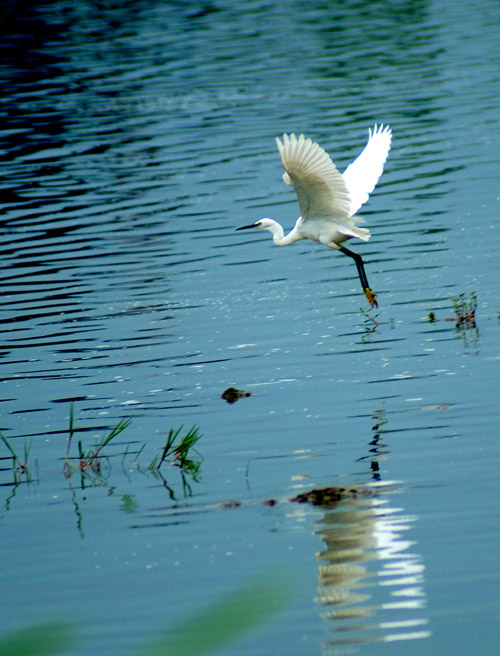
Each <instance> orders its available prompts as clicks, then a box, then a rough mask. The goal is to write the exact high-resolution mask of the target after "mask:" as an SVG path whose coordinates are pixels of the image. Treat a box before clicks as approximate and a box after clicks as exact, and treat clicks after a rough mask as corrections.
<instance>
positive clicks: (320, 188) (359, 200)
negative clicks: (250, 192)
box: [237, 125, 392, 306]
mask: <svg viewBox="0 0 500 656" xmlns="http://www.w3.org/2000/svg"><path fill="white" fill-rule="evenodd" d="M368 134H369V136H368V142H367V144H366V146H365V147H364V149H363V150H362V151H361V154H360V155H359V156H358V157H357V158H356V159H355V160H354V162H352V164H350V165H349V166H348V167H347V168H346V170H345V171H344V173H340V171H339V170H338V169H337V167H336V166H335V164H334V163H333V162H332V160H331V159H330V156H329V155H328V154H327V153H326V152H325V151H324V150H323V148H321V146H320V145H319V144H317V143H315V142H313V141H312V140H311V139H306V137H304V135H303V134H301V135H300V136H299V137H296V136H295V134H290V135H288V134H284V135H283V140H282V141H281V140H280V139H278V138H277V139H276V144H277V145H278V150H279V154H280V157H281V161H282V163H283V168H284V169H285V172H284V174H283V180H284V181H285V182H286V184H287V185H291V186H292V187H293V188H294V189H295V193H296V194H297V198H298V201H299V206H300V214H301V215H300V216H299V218H298V219H297V222H296V224H295V227H294V228H293V230H291V232H289V233H288V235H285V233H284V230H283V227H282V226H281V225H280V224H279V223H278V222H277V221H274V220H273V219H269V218H264V219H260V221H257V222H256V223H252V224H251V225H246V226H242V227H241V228H237V230H247V229H248V228H260V229H261V230H268V231H269V232H271V233H272V235H273V241H274V243H275V244H276V246H288V245H289V244H293V243H294V242H296V241H300V240H301V239H312V241H317V242H320V243H322V244H324V245H325V246H328V247H329V248H335V249H337V250H339V251H340V252H341V253H344V255H348V256H349V257H352V259H353V260H354V262H355V263H356V267H357V269H358V275H359V280H360V282H361V287H362V288H363V291H364V293H365V296H366V298H367V299H368V302H369V303H370V305H371V306H377V298H376V296H375V293H374V292H373V291H372V290H371V288H370V286H369V284H368V279H367V277H366V273H365V267H364V264H363V260H362V258H361V255H359V254H358V253H355V252H354V251H351V250H349V249H348V248H346V247H345V246H342V244H343V242H345V241H347V240H348V239H352V238H357V239H362V240H363V241H368V239H370V236H371V233H370V231H369V230H367V229H366V228H359V227H358V226H357V225H356V223H359V222H362V219H359V218H357V217H356V213H357V212H358V210H359V209H360V207H361V206H362V205H364V204H365V203H366V201H367V200H368V198H369V195H370V193H371V192H372V191H373V190H374V189H375V185H376V184H377V182H378V180H379V178H380V176H381V175H382V171H383V169H384V164H385V162H386V160H387V156H388V155H389V150H390V148H391V139H392V132H391V129H390V127H389V126H384V125H375V126H374V127H373V129H371V128H370V129H369V130H368Z"/></svg>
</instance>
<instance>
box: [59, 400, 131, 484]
mask: <svg viewBox="0 0 500 656" xmlns="http://www.w3.org/2000/svg"><path fill="white" fill-rule="evenodd" d="M131 421H132V419H130V418H127V419H120V421H119V422H118V423H117V424H116V426H115V427H114V428H112V429H111V431H110V432H109V433H108V434H107V435H105V436H104V437H103V438H102V439H101V441H100V442H99V444H96V445H94V446H93V447H92V448H91V449H89V450H88V451H85V450H84V448H83V444H82V441H81V440H78V457H77V458H76V459H73V462H72V459H71V458H70V450H71V443H72V440H73V436H74V434H75V432H76V431H77V429H76V428H75V419H74V409H73V405H71V408H70V413H69V430H68V443H67V447H66V458H65V460H64V465H63V472H64V475H65V476H66V477H67V478H70V477H71V476H72V474H73V470H75V469H76V470H78V471H80V472H81V473H82V474H83V475H86V476H94V477H102V475H103V458H104V455H103V450H104V448H105V447H106V446H107V445H108V444H109V443H110V442H111V440H113V439H114V438H115V437H116V436H117V435H119V434H120V433H121V432H122V431H124V430H125V429H126V428H127V426H129V425H130V423H131Z"/></svg>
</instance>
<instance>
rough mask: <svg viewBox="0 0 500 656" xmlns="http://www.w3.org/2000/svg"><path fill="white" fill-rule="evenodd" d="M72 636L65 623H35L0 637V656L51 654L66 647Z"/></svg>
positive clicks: (40, 655)
mask: <svg viewBox="0 0 500 656" xmlns="http://www.w3.org/2000/svg"><path fill="white" fill-rule="evenodd" d="M73 638H74V632H73V631H72V630H71V629H70V628H69V627H68V626H67V625H66V624H62V623H60V622H47V623H44V624H36V625H34V626H30V627H25V628H23V629H21V630H20V631H16V632H15V633H11V634H10V635H7V636H6V637H4V638H2V639H0V656H45V655H47V656H49V655H50V656H51V655H52V654H57V653H59V652H61V651H62V650H63V649H66V648H67V647H68V645H69V644H71V643H72V642H73Z"/></svg>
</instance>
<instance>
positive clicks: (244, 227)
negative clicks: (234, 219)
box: [236, 223, 257, 230]
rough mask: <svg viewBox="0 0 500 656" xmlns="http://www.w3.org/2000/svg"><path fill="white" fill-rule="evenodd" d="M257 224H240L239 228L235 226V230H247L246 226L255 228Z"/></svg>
mask: <svg viewBox="0 0 500 656" xmlns="http://www.w3.org/2000/svg"><path fill="white" fill-rule="evenodd" d="M256 227H257V224H256V223H252V225H247V226H241V228H236V230H248V228H256Z"/></svg>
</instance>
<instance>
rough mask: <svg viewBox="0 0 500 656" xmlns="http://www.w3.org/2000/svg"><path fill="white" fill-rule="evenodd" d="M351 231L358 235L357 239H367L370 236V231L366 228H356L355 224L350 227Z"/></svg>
mask: <svg viewBox="0 0 500 656" xmlns="http://www.w3.org/2000/svg"><path fill="white" fill-rule="evenodd" d="M352 231H353V232H354V234H355V235H356V237H358V238H359V239H362V240H363V241H368V240H369V239H370V237H371V236H372V233H371V232H370V231H369V230H367V229H366V228H358V227H357V226H354V227H353V228H352Z"/></svg>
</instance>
